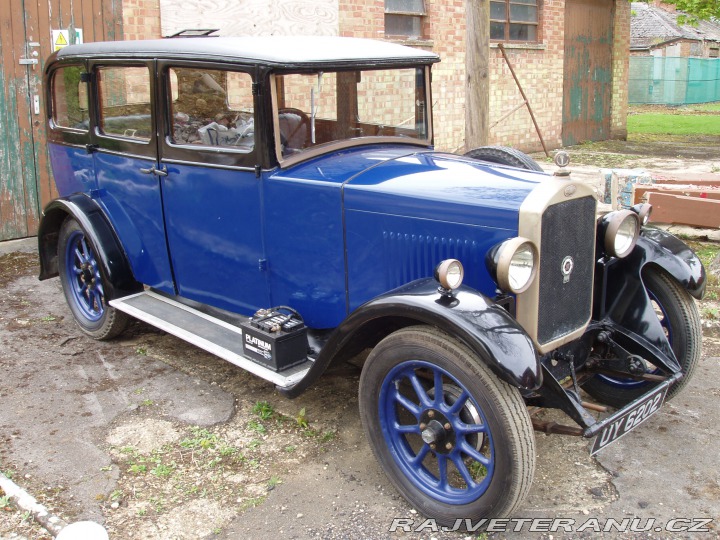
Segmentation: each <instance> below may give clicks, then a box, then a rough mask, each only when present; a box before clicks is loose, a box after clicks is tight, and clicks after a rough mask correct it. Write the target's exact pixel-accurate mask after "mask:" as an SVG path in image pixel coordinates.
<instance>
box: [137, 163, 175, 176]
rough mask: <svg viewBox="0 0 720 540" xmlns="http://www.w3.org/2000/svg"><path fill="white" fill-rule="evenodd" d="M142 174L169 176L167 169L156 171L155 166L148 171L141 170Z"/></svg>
mask: <svg viewBox="0 0 720 540" xmlns="http://www.w3.org/2000/svg"><path fill="white" fill-rule="evenodd" d="M140 172H141V173H145V174H154V175H155V176H167V175H168V173H167V169H166V168H165V167H163V168H162V169H156V168H155V165H153V166H152V167H150V168H147V169H140Z"/></svg>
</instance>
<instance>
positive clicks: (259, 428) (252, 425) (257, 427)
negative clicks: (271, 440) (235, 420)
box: [248, 420, 267, 434]
mask: <svg viewBox="0 0 720 540" xmlns="http://www.w3.org/2000/svg"><path fill="white" fill-rule="evenodd" d="M248 428H249V429H251V430H253V431H255V432H256V433H260V434H265V433H267V428H266V427H265V426H264V425H263V424H261V423H260V422H258V421H257V420H250V421H249V422H248Z"/></svg>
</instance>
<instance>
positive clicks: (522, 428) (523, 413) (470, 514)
mask: <svg viewBox="0 0 720 540" xmlns="http://www.w3.org/2000/svg"><path fill="white" fill-rule="evenodd" d="M360 413H361V418H362V421H363V426H364V427H365V431H366V433H367V436H368V439H369V440H370V443H371V446H372V448H373V451H374V452H375V455H376V457H377V458H378V461H379V462H380V464H381V465H382V467H383V469H384V470H385V473H386V474H387V475H388V477H389V479H390V480H391V481H392V482H393V484H394V485H395V486H396V487H397V489H398V490H399V491H400V492H401V493H402V495H403V496H404V497H405V498H406V499H407V500H408V501H409V502H410V503H411V504H413V505H414V506H415V507H416V508H417V509H418V510H420V511H421V512H422V513H424V514H425V515H427V516H430V517H433V518H436V519H437V520H438V522H439V523H442V524H445V525H451V526H454V525H455V520H457V519H464V518H472V519H479V518H482V517H502V516H507V515H510V514H511V513H512V512H513V511H514V510H515V509H516V508H517V506H518V505H519V504H520V501H522V499H523V498H524V497H525V495H526V494H527V491H528V489H529V487H530V484H531V482H532V476H533V471H534V467H535V461H534V458H535V453H534V443H535V439H534V435H533V431H532V425H531V423H530V419H529V416H528V413H527V409H526V407H525V404H524V403H523V400H522V398H521V396H520V394H519V393H518V391H517V390H516V389H515V388H512V387H510V386H508V385H507V384H505V383H504V382H502V381H500V380H499V379H498V378H497V377H496V376H495V375H494V374H493V373H492V372H490V370H489V369H488V368H487V367H486V366H485V364H484V363H483V362H482V360H480V359H478V358H477V357H475V356H473V354H472V353H471V352H470V351H469V350H468V349H467V348H466V347H465V346H463V345H462V344H460V343H458V342H457V341H455V340H453V339H452V338H450V337H449V336H448V335H446V334H444V333H442V332H440V331H438V330H435V329H432V328H429V327H425V326H415V327H410V328H405V329H402V330H399V331H397V332H395V333H393V334H391V335H389V336H388V337H387V338H385V339H384V340H383V341H381V342H380V343H379V344H378V345H377V347H375V349H374V350H373V352H372V353H371V354H370V356H369V357H368V359H367V361H366V363H365V366H364V368H363V374H362V376H361V379H360Z"/></svg>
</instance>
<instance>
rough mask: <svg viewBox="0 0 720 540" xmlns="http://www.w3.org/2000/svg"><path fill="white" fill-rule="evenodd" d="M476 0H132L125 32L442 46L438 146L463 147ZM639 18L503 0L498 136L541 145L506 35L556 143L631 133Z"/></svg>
mask: <svg viewBox="0 0 720 540" xmlns="http://www.w3.org/2000/svg"><path fill="white" fill-rule="evenodd" d="M465 1H466V0H271V1H270V2H266V1H260V0H242V1H240V2H237V1H231V0H220V1H218V2H214V3H213V4H212V6H209V5H207V3H205V2H203V1H202V0H123V21H124V26H123V29H124V35H125V38H126V39H140V38H150V37H157V36H159V35H170V34H173V33H175V32H177V31H179V30H182V29H185V28H198V27H202V28H218V29H219V30H220V31H219V34H221V35H260V34H275V35H277V34H286V35H291V34H298V35H299V34H319V35H327V34H330V35H341V36H354V37H366V38H373V39H389V40H392V41H397V42H400V43H404V44H407V45H410V46H414V47H419V48H423V49H427V50H432V51H433V52H435V53H437V54H439V55H440V57H441V58H442V62H441V63H440V64H439V65H437V66H436V67H435V68H434V74H433V98H434V101H435V103H434V111H435V133H436V139H435V143H436V146H437V148H439V149H442V150H449V151H458V150H462V149H463V148H464V146H465V143H464V124H465V110H464V104H465V88H464V79H465V77H464V73H465V39H466V24H465ZM629 21H630V5H629V3H628V2H626V1H624V0H614V1H613V0H609V1H608V0H522V1H520V0H492V1H491V28H490V31H491V67H490V82H491V85H490V86H491V87H490V110H491V116H490V125H491V129H490V134H489V139H490V143H492V144H505V145H509V146H514V147H517V148H520V149H523V150H526V151H529V150H538V149H540V148H541V147H540V142H539V139H538V136H537V133H536V131H535V128H534V127H533V124H532V121H531V118H530V115H529V113H528V111H527V109H526V108H525V107H521V108H519V109H518V110H516V111H515V112H514V113H512V114H510V116H509V117H507V118H506V119H503V117H504V116H506V115H507V113H509V112H510V111H512V110H513V109H514V108H516V107H517V106H518V105H520V104H522V101H523V100H522V97H521V95H520V92H519V91H518V88H517V85H516V84H515V82H514V80H513V78H512V76H511V74H510V70H509V69H508V66H507V64H506V62H505V61H504V59H503V57H502V54H501V52H500V50H499V49H498V47H497V44H498V43H501V42H502V43H504V44H505V48H506V51H507V52H508V56H509V58H510V61H511V62H512V64H513V67H514V68H515V71H516V72H517V75H518V78H519V80H520V82H521V84H522V85H523V89H524V90H525V93H526V94H527V96H528V99H529V101H530V105H531V107H532V108H533V111H534V113H535V115H536V118H537V120H538V124H539V126H540V130H541V133H542V135H543V138H544V139H545V142H546V144H547V146H548V147H549V148H557V147H560V146H562V145H567V144H574V143H576V142H580V141H582V140H602V139H608V138H624V137H625V136H626V134H627V130H626V127H625V117H626V112H627V76H628V67H627V66H628V52H627V51H628V45H629V34H630V27H629ZM578 48H582V50H579V49H578ZM588 59H589V60H588ZM498 120H501V121H500V122H499V123H497V124H496V122H497V121H498ZM494 124H496V125H494Z"/></svg>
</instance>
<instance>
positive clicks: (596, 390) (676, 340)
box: [583, 269, 702, 408]
mask: <svg viewBox="0 0 720 540" xmlns="http://www.w3.org/2000/svg"><path fill="white" fill-rule="evenodd" d="M643 280H644V283H645V287H646V289H647V292H648V296H649V297H650V301H651V302H652V305H653V308H654V309H655V314H656V315H657V317H658V320H659V321H660V324H661V325H662V328H663V330H664V331H665V336H666V337H667V339H668V342H669V343H670V346H671V347H672V350H673V352H674V353H675V357H676V358H677V360H678V362H679V363H680V367H681V368H682V371H683V373H684V376H683V378H682V379H680V380H679V381H678V382H676V383H675V384H674V385H673V386H671V387H670V389H669V390H668V394H667V399H670V398H672V397H674V396H675V395H677V393H678V392H680V390H682V389H683V388H684V387H685V386H686V385H687V384H688V382H690V379H691V378H692V375H693V372H694V371H695V367H696V366H697V363H698V361H699V360H700V352H701V340H702V328H701V326H700V314H699V313H698V309H697V305H696V304H695V301H694V300H693V298H692V297H691V296H690V294H689V293H688V292H687V291H686V290H685V289H684V288H683V287H681V286H680V284H678V283H677V281H675V280H674V279H673V278H671V277H670V276H668V275H667V274H665V273H664V272H661V271H659V270H652V269H650V270H648V271H646V272H645V274H644V275H643ZM646 369H647V372H648V373H653V374H662V371H660V370H659V369H658V368H657V367H656V366H655V365H653V364H651V363H649V362H648V363H646ZM655 384H656V383H653V382H648V381H637V380H635V379H629V378H623V377H613V376H609V375H603V374H598V375H595V377H593V378H592V379H590V380H589V381H587V382H586V383H585V384H584V385H583V390H585V391H586V392H587V393H588V394H590V395H591V396H593V397H594V398H596V399H597V400H599V401H600V402H601V403H605V404H607V405H610V406H613V407H618V408H619V407H623V406H625V405H627V404H628V403H630V402H632V401H634V400H635V399H637V398H638V397H640V396H641V395H643V394H644V393H646V392H648V391H649V390H650V389H651V388H652V387H653V386H654V385H655Z"/></svg>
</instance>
